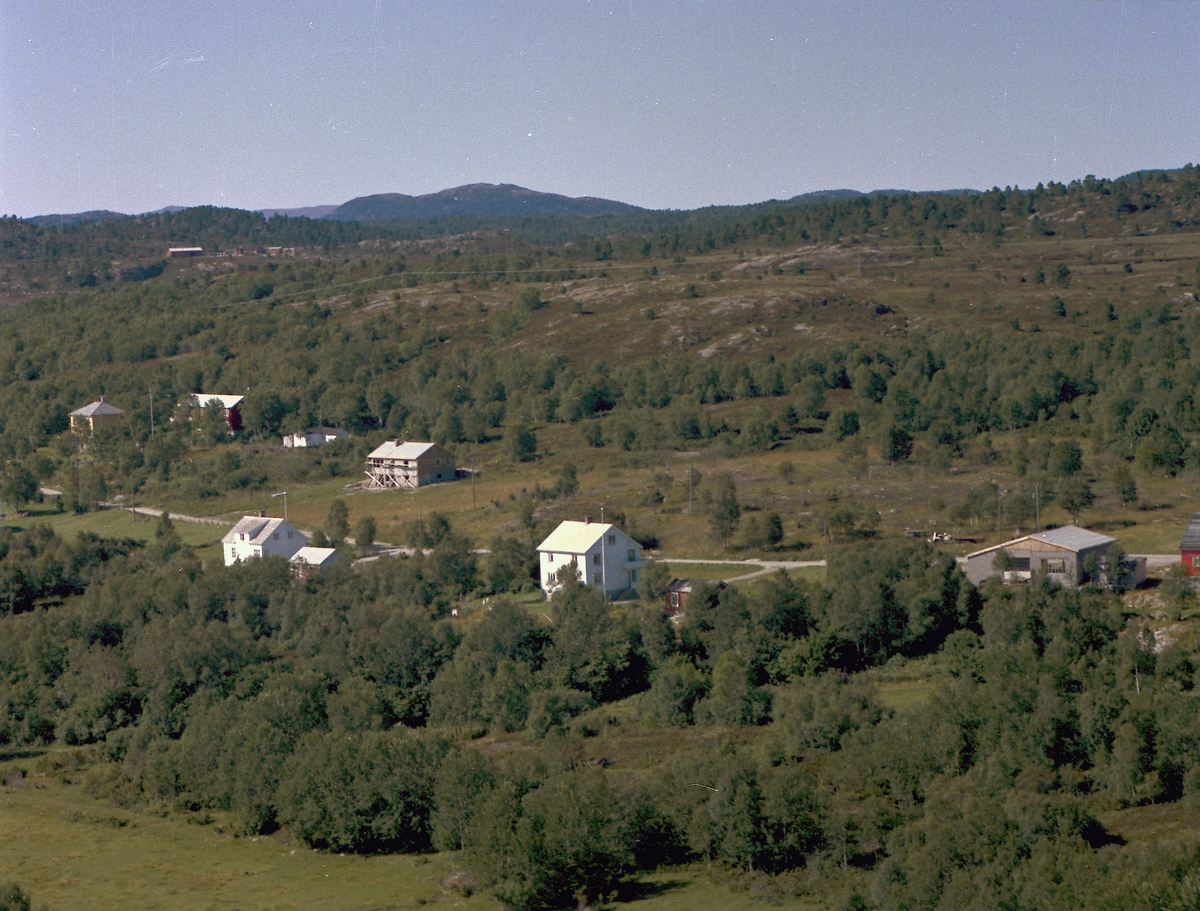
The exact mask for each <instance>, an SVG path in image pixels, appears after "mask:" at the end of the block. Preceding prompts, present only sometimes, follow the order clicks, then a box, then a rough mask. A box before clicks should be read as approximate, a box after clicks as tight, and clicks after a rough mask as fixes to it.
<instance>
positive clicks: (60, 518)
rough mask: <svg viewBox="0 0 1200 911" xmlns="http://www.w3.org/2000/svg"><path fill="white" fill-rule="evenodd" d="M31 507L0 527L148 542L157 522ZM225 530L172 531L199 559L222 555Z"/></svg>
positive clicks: (179, 527) (189, 526) (189, 527)
mask: <svg viewBox="0 0 1200 911" xmlns="http://www.w3.org/2000/svg"><path fill="white" fill-rule="evenodd" d="M32 505H33V508H32V509H30V510H27V512H28V515H26V516H16V515H8V516H5V518H4V521H3V522H2V523H0V524H3V525H5V526H8V527H10V528H18V529H20V528H28V527H29V526H31V525H33V524H37V523H40V524H45V525H50V526H51V527H52V528H53V529H54V530H55V531H57V532H58V533H59V534H60V535H61V536H63V537H64V538H67V539H68V540H69V539H71V538H74V537H75V535H77V534H79V533H80V532H91V533H92V534H97V535H100V536H101V537H104V538H134V539H136V540H139V541H149V540H150V539H152V538H153V537H154V529H155V527H156V525H157V522H158V520H157V519H155V518H152V517H150V516H142V515H135V514H134V513H130V512H125V511H124V510H120V509H102V510H100V511H99V512H88V513H83V514H81V515H75V514H73V513H61V512H55V511H54V510H53V509H52V508H50V507H49V506H45V505H40V504H32ZM228 530H229V526H221V525H200V524H197V523H193V522H176V523H175V531H176V532H178V533H179V537H180V539H181V540H182V541H183V543H184V544H188V545H191V546H192V547H194V548H196V553H197V555H198V556H199V557H200V558H201V559H206V558H208V557H220V556H221V538H222V537H223V536H224V534H225V533H226V532H227V531H228Z"/></svg>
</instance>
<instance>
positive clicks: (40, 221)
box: [25, 209, 127, 228]
mask: <svg viewBox="0 0 1200 911" xmlns="http://www.w3.org/2000/svg"><path fill="white" fill-rule="evenodd" d="M125 217H127V216H126V215H125V214H124V213H122V212H110V211H109V210H108V209H93V210H92V211H90V212H73V213H70V214H63V215H34V216H33V217H32V218H27V219H25V220H26V221H27V222H29V223H30V224H33V225H37V226H38V227H39V228H44V227H54V226H56V225H77V224H79V223H81V222H85V221H103V220H104V219H106V218H125Z"/></svg>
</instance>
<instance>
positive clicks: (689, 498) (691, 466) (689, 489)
mask: <svg viewBox="0 0 1200 911" xmlns="http://www.w3.org/2000/svg"><path fill="white" fill-rule="evenodd" d="M695 470H696V467H695V466H694V465H690V464H689V465H688V515H689V516H690V515H691V514H692V472H693V471H695Z"/></svg>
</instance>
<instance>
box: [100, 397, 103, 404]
mask: <svg viewBox="0 0 1200 911" xmlns="http://www.w3.org/2000/svg"><path fill="white" fill-rule="evenodd" d="M100 404H101V405H103V404H104V396H100Z"/></svg>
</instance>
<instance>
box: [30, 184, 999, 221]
mask: <svg viewBox="0 0 1200 911" xmlns="http://www.w3.org/2000/svg"><path fill="white" fill-rule="evenodd" d="M978 192H980V191H979V190H971V189H962V190H927V191H913V190H871V191H869V192H866V193H864V192H862V191H861V190H850V189H837V190H814V191H812V192H809V193H801V194H799V195H798V196H791V197H789V198H787V199H782V200H776V199H771V200H765V201H763V202H759V203H750V204H749V205H750V206H761V205H768V204H776V205H778V204H780V203H783V204H787V205H795V204H800V205H807V204H813V203H821V202H841V201H844V200H847V199H855V198H858V197H860V196H878V195H880V194H886V195H889V196H895V195H901V194H905V193H915V194H916V195H922V196H924V195H938V194H942V195H947V196H958V195H962V194H964V193H978ZM189 208H197V207H195V206H164V207H163V208H161V209H156V210H155V211H153V212H146V213H143V214H145V215H158V214H162V213H176V212H183V211H186V210H187V209H189ZM703 208H705V209H730V208H741V207H738V206H728V205H720V206H708V207H703ZM253 211H255V212H258V213H259V214H261V215H262V216H263V217H265V218H271V217H273V216H275V215H285V216H288V217H291V218H317V219H321V218H324V219H330V220H333V221H355V222H383V221H393V220H396V219H414V220H416V219H433V218H440V217H444V216H465V217H477V218H514V217H515V218H519V217H521V216H523V215H623V214H628V213H633V212H647V213H649V212H654V211H660V210H654V209H646V208H643V207H642V206H635V205H631V204H630V203H624V202H618V201H617V200H613V199H603V198H601V197H598V196H563V195H562V194H559V193H541V192H539V191H537V190H529V189H526V188H525V187H519V186H516V185H515V184H490V183H474V184H466V185H464V186H461V187H452V188H450V189H448V190H440V191H438V192H437V193H426V194H424V195H421V196H409V195H407V194H404V193H375V194H372V195H370V196H359V197H356V198H354V199H351V200H350V201H349V202H344V203H342V204H341V205H323V206H297V207H294V208H287V209H255V210H253ZM661 211H672V210H661ZM673 211H679V212H684V211H701V210H699V209H697V210H673ZM129 217H131V216H129V215H128V214H126V213H123V212H112V211H110V210H108V209H96V210H92V211H88V212H75V213H70V214H56V215H34V216H32V217H30V218H27V219H25V221H28V222H30V223H31V224H35V225H38V226H41V227H46V226H56V225H60V226H65V225H75V224H80V223H84V222H93V221H103V220H105V219H109V218H129Z"/></svg>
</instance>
